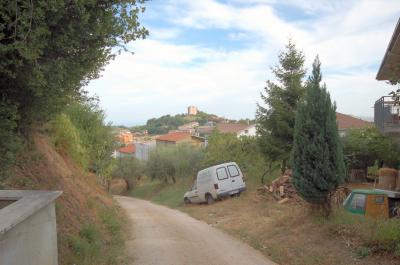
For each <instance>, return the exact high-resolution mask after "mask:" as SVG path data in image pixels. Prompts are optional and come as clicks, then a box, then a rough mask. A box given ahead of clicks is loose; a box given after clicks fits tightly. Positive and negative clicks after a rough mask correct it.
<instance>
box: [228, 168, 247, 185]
mask: <svg viewBox="0 0 400 265" xmlns="http://www.w3.org/2000/svg"><path fill="white" fill-rule="evenodd" d="M227 169H228V174H229V178H230V180H231V187H232V191H234V192H236V191H239V190H240V189H241V188H244V187H245V184H244V182H243V174H242V173H241V172H240V169H239V167H238V166H237V165H236V164H230V165H228V166H227Z"/></svg>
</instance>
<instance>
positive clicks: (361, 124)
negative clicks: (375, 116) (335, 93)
mask: <svg viewBox="0 0 400 265" xmlns="http://www.w3.org/2000/svg"><path fill="white" fill-rule="evenodd" d="M336 121H337V124H338V129H339V130H346V129H350V128H365V127H369V126H372V122H368V121H364V120H362V119H359V118H355V117H353V116H350V115H347V114H343V113H339V112H336Z"/></svg>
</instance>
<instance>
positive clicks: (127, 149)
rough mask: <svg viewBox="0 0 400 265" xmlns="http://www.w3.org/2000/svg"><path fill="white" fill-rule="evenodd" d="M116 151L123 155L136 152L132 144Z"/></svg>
mask: <svg viewBox="0 0 400 265" xmlns="http://www.w3.org/2000/svg"><path fill="white" fill-rule="evenodd" d="M117 151H118V152H120V153H124V154H133V153H135V152H136V148H135V145H134V144H128V145H127V146H124V147H121V148H118V149H117Z"/></svg>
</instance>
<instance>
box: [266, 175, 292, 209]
mask: <svg viewBox="0 0 400 265" xmlns="http://www.w3.org/2000/svg"><path fill="white" fill-rule="evenodd" d="M291 175H292V172H291V171H290V170H286V171H285V173H284V174H283V175H282V176H280V177H279V178H277V179H275V180H273V181H272V182H271V185H266V186H263V187H262V188H261V189H260V190H264V191H266V192H268V193H270V194H271V195H272V196H273V197H274V199H275V200H277V201H278V203H285V202H287V201H289V200H290V199H295V200H296V201H297V200H299V196H298V195H297V192H296V190H295V188H294V187H293V184H292V182H291Z"/></svg>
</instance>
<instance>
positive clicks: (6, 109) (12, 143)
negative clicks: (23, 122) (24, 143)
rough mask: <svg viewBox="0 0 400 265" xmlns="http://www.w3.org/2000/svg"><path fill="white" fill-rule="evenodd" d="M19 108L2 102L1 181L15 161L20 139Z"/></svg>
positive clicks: (0, 111)
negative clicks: (18, 129)
mask: <svg viewBox="0 0 400 265" xmlns="http://www.w3.org/2000/svg"><path fill="white" fill-rule="evenodd" d="M17 121H18V115H17V108H16V107H13V106H11V105H9V104H6V103H5V102H2V101H0V139H1V141H0V154H1V155H0V181H1V180H2V179H4V178H5V176H4V175H5V171H7V169H8V168H9V166H10V165H12V164H13V163H14V161H15V157H16V153H17V151H18V150H19V148H20V147H21V146H20V138H19V136H18V134H17Z"/></svg>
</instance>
